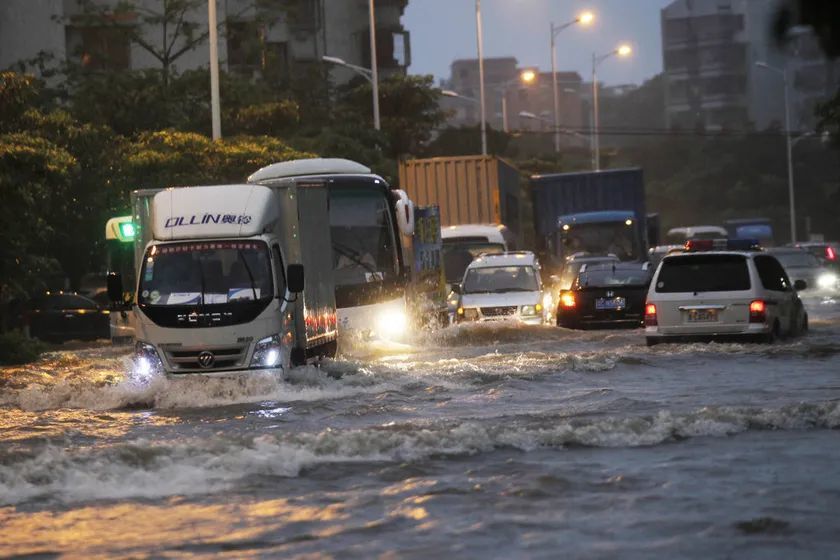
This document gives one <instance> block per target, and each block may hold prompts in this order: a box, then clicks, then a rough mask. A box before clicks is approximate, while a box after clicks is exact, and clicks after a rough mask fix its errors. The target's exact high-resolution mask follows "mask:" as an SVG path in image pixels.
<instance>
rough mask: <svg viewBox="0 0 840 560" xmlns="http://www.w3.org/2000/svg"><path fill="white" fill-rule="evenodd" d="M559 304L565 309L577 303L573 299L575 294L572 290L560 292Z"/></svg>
mask: <svg viewBox="0 0 840 560" xmlns="http://www.w3.org/2000/svg"><path fill="white" fill-rule="evenodd" d="M560 305H561V306H562V307H565V308H567V309H571V308H573V307H575V306H576V305H577V301H575V294H573V293H572V292H563V293H562V294H560Z"/></svg>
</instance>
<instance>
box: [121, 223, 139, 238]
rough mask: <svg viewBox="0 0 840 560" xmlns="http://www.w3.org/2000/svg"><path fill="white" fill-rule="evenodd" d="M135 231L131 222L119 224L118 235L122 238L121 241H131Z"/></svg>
mask: <svg viewBox="0 0 840 560" xmlns="http://www.w3.org/2000/svg"><path fill="white" fill-rule="evenodd" d="M135 233H136V231H135V229H134V224H132V223H131V222H124V223H122V224H120V236H121V237H122V238H123V241H133V240H134V235H135Z"/></svg>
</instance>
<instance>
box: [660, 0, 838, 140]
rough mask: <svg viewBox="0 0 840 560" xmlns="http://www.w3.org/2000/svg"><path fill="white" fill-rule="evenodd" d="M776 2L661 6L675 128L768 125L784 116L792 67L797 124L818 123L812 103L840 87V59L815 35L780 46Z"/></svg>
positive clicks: (721, 0) (728, 0)
mask: <svg viewBox="0 0 840 560" xmlns="http://www.w3.org/2000/svg"><path fill="white" fill-rule="evenodd" d="M776 7H777V3H775V2H770V1H768V0H675V1H674V2H672V3H671V4H670V5H668V6H667V7H665V8H664V9H663V10H662V12H661V20H662V49H663V67H664V72H665V78H666V121H667V124H668V126H669V127H671V128H684V129H688V128H692V129H693V128H704V129H708V130H724V129H730V130H744V129H752V128H755V129H765V128H767V127H769V126H778V125H781V124H782V123H783V122H784V82H783V79H782V75H781V74H779V73H777V72H773V71H771V70H767V69H765V68H760V67H758V66H756V63H757V62H765V63H767V64H769V65H770V66H773V67H775V68H779V69H785V68H786V69H787V71H788V74H789V75H790V77H791V79H790V84H791V107H792V122H791V128H793V129H798V130H806V129H811V128H812V127H813V126H814V116H813V106H814V104H815V103H816V101H817V100H818V99H824V98H825V97H826V95H827V94H828V93H829V92H833V90H834V89H835V88H836V86H837V77H836V72H835V69H836V67H837V65H836V64H831V63H829V62H828V61H826V60H825V59H824V58H823V57H822V54H821V53H820V52H819V50H818V49H817V48H816V45H815V43H814V42H813V38H812V37H811V36H809V35H808V36H800V37H797V39H796V40H795V41H794V44H793V45H791V47H789V48H787V49H785V50H781V49H780V48H779V47H777V45H776V44H775V42H774V40H773V39H772V37H771V25H772V21H773V16H774V10H775V8H776Z"/></svg>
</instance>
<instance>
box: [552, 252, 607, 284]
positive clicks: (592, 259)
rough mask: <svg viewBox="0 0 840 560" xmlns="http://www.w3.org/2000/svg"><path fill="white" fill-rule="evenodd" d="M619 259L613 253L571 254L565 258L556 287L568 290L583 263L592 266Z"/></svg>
mask: <svg viewBox="0 0 840 560" xmlns="http://www.w3.org/2000/svg"><path fill="white" fill-rule="evenodd" d="M619 262H621V259H619V258H618V257H617V256H615V255H590V254H589V253H577V254H575V255H571V256H569V257H568V258H567V259H566V264H565V266H564V267H563V272H561V273H560V277H559V281H558V283H557V288H559V289H560V290H568V289H570V288H571V287H572V283H573V282H574V281H575V278H577V275H578V273H580V269H581V267H583V266H584V265H586V266H592V265H598V264H612V263H619Z"/></svg>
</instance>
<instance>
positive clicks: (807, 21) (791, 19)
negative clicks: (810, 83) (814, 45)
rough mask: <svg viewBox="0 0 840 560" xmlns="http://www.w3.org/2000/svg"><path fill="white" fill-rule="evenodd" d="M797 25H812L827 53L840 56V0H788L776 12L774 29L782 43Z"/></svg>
mask: <svg viewBox="0 0 840 560" xmlns="http://www.w3.org/2000/svg"><path fill="white" fill-rule="evenodd" d="M797 26H807V27H811V28H812V29H813V30H814V33H816V35H817V38H818V39H819V42H820V46H821V47H822V49H823V51H825V54H826V55H828V56H829V57H831V58H837V57H838V56H840V2H837V0H786V2H785V3H784V4H782V5H781V6H780V7H779V9H778V11H777V14H776V19H775V21H774V22H773V31H774V33H775V35H776V38H777V40H778V41H779V42H780V43H785V42H787V40H788V33H789V32H790V30H791V29H793V28H794V27H797Z"/></svg>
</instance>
